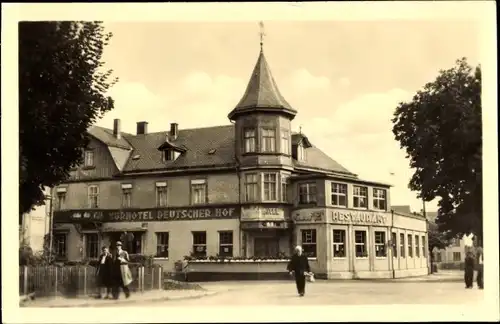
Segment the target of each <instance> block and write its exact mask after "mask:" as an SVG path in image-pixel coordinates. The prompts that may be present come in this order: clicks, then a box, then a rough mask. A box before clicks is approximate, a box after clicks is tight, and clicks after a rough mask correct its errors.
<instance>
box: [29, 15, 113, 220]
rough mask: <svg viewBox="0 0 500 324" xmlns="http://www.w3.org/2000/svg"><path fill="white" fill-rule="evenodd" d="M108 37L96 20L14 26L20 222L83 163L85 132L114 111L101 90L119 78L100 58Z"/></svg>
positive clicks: (110, 101) (104, 91)
mask: <svg viewBox="0 0 500 324" xmlns="http://www.w3.org/2000/svg"><path fill="white" fill-rule="evenodd" d="M111 37H112V34H111V33H105V32H104V27H103V26H102V23H100V22H76V21H64V22H56V21H54V22H21V23H20V24H19V151H20V152H19V157H20V170H19V171H20V180H19V222H20V223H21V220H22V215H23V214H24V213H26V212H29V211H30V210H32V209H33V208H34V207H35V206H38V205H42V204H43V203H44V199H45V197H44V193H43V188H44V187H52V186H54V185H57V184H58V183H60V182H61V181H63V180H65V179H66V178H67V177H68V175H69V170H70V169H71V168H72V167H74V166H76V165H78V164H80V163H81V162H82V158H83V157H82V149H83V148H84V147H85V146H86V145H87V143H88V135H87V133H86V131H87V129H88V128H89V126H91V125H92V124H93V123H94V122H95V121H96V120H97V119H98V118H101V117H102V116H103V114H104V113H106V112H107V111H110V110H111V109H113V107H114V103H113V99H112V98H111V97H109V96H106V92H107V91H108V89H109V88H110V87H111V86H112V85H113V84H115V83H116V82H117V81H118V79H116V78H115V79H112V76H111V75H112V70H107V71H105V70H103V65H104V63H103V62H102V60H101V58H102V54H103V49H104V47H105V46H106V45H108V43H109V40H110V39H111Z"/></svg>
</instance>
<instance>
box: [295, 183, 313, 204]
mask: <svg viewBox="0 0 500 324" xmlns="http://www.w3.org/2000/svg"><path fill="white" fill-rule="evenodd" d="M315 203H316V184H315V183H301V184H299V204H315Z"/></svg>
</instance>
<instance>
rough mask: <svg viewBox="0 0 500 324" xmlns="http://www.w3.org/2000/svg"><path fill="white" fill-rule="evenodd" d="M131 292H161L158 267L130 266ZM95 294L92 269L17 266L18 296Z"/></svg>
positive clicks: (94, 273) (80, 267) (94, 276)
mask: <svg viewBox="0 0 500 324" xmlns="http://www.w3.org/2000/svg"><path fill="white" fill-rule="evenodd" d="M130 271H131V272H132V277H133V279H134V280H133V281H132V283H131V284H130V286H129V288H130V290H131V291H132V292H143V291H149V290H158V289H163V279H164V278H163V277H164V275H163V269H162V268H161V267H159V266H154V267H152V266H148V267H145V266H134V265H130ZM97 292H98V287H97V277H96V268H95V267H93V266H21V267H20V268H19V295H28V294H31V293H34V294H35V296H36V297H56V296H65V297H78V296H92V295H96V294H97Z"/></svg>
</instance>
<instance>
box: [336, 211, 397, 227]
mask: <svg viewBox="0 0 500 324" xmlns="http://www.w3.org/2000/svg"><path fill="white" fill-rule="evenodd" d="M330 216H331V217H330V219H331V222H332V223H347V224H370V225H377V224H379V225H386V224H387V215H384V214H380V213H374V212H369V211H366V212H365V211H357V210H342V211H341V210H334V211H331V212H330Z"/></svg>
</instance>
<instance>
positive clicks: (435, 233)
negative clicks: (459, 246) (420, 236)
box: [427, 222, 450, 260]
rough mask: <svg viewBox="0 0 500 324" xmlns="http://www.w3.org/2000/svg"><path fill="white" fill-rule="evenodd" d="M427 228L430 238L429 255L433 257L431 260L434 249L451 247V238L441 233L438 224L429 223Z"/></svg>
mask: <svg viewBox="0 0 500 324" xmlns="http://www.w3.org/2000/svg"><path fill="white" fill-rule="evenodd" d="M428 225H429V226H428V228H427V235H428V238H429V243H428V245H429V254H430V255H431V260H432V256H433V253H432V251H434V249H438V250H441V249H446V248H447V247H448V246H449V245H450V238H449V237H448V236H447V235H446V233H443V232H440V231H439V229H438V226H437V224H435V223H431V222H429V224H428Z"/></svg>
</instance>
